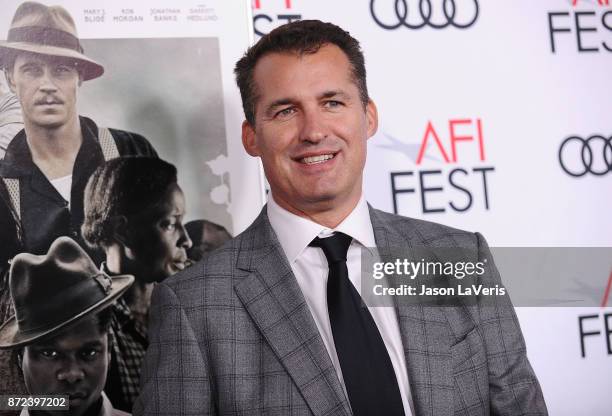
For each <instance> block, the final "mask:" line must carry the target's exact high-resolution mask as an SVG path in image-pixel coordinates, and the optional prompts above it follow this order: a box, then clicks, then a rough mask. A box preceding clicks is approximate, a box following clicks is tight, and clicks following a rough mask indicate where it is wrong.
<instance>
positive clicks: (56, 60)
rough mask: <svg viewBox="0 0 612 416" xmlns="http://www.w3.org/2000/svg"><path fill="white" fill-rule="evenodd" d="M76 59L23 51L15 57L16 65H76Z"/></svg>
mask: <svg viewBox="0 0 612 416" xmlns="http://www.w3.org/2000/svg"><path fill="white" fill-rule="evenodd" d="M74 63H75V61H74V60H73V59H70V58H62V57H57V56H50V55H39V54H35V53H29V52H22V53H19V54H17V56H16V57H15V64H16V65H25V64H39V65H74Z"/></svg>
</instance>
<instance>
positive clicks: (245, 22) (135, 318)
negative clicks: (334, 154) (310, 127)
mask: <svg viewBox="0 0 612 416" xmlns="http://www.w3.org/2000/svg"><path fill="white" fill-rule="evenodd" d="M22 3H23V2H22V1H17V0H7V1H3V4H2V11H1V12H0V40H1V42H0V51H1V52H0V53H2V55H0V62H2V65H3V66H5V67H6V68H5V72H6V73H7V77H6V78H5V77H4V76H0V176H1V177H2V183H0V196H2V198H1V199H0V208H2V209H0V211H1V212H0V229H1V231H0V233H1V235H0V246H1V247H0V253H1V254H2V256H1V257H2V258H1V259H0V260H1V261H2V267H1V268H0V271H1V272H2V284H1V285H0V298H1V303H2V304H1V305H0V314H1V315H2V316H1V320H2V322H3V324H4V333H3V334H1V335H0V347H2V351H1V352H0V354H1V355H0V379H2V380H3V381H2V383H1V386H0V395H9V394H22V395H23V394H27V393H28V391H27V389H25V385H24V382H23V379H21V380H18V379H19V378H20V376H21V377H23V374H21V370H22V369H23V368H24V367H23V366H22V367H21V368H19V365H17V366H16V365H15V363H17V362H19V363H20V365H22V364H23V363H24V362H26V363H27V362H29V361H28V358H32V357H30V356H29V354H33V352H32V351H31V348H30V347H31V346H32V345H34V346H37V345H39V344H38V343H43V344H45V343H48V340H49V339H54V338H53V336H56V335H57V331H56V330H55V329H53V328H56V327H63V328H67V329H66V330H67V335H66V334H64V335H66V336H68V337H69V336H70V331H71V328H72V327H71V324H70V322H68V321H71V320H74V319H75V317H80V318H79V319H80V321H83V322H86V321H87V319H85V318H87V317H88V316H89V315H91V318H92V319H94V318H95V319H98V320H100V321H102V320H104V319H106V318H104V316H103V315H104V314H103V313H101V312H102V311H106V310H113V315H112V316H110V317H109V318H108V320H109V322H107V324H108V325H107V326H108V328H109V330H108V332H109V333H110V334H111V337H110V338H109V342H108V345H107V346H106V347H105V348H107V350H105V351H108V353H110V354H111V363H112V364H111V365H109V366H108V369H107V371H106V372H107V375H108V377H107V381H106V385H105V387H104V392H105V393H104V394H102V395H98V396H96V397H91V396H92V395H95V394H90V390H87V391H85V390H79V389H76V390H74V391H72V390H70V389H68V390H66V392H65V393H66V394H67V395H68V396H69V397H67V400H68V401H69V403H76V405H77V406H78V405H82V406H85V405H91V403H90V402H95V403H98V402H99V403H102V402H103V401H104V403H105V405H106V401H107V400H108V401H109V402H112V404H113V405H114V406H116V408H118V409H121V410H124V411H128V412H129V411H131V406H132V404H133V402H134V400H135V397H136V396H137V393H138V371H139V364H140V363H141V361H142V356H143V355H144V351H145V350H146V317H147V308H148V301H149V298H150V295H151V291H152V287H153V285H154V283H153V282H155V281H160V280H163V279H164V278H166V277H168V276H170V275H172V274H174V273H176V272H178V271H180V270H183V269H184V268H186V267H190V266H191V265H192V264H194V263H195V262H196V261H197V260H198V259H199V258H201V256H202V255H203V253H205V252H206V251H208V250H210V249H212V248H215V247H218V246H219V245H221V244H222V243H223V242H224V241H226V240H227V239H228V238H230V236H234V235H236V234H237V233H239V232H241V231H243V230H244V229H245V228H246V226H247V225H248V224H250V223H251V222H252V220H253V219H254V218H255V217H256V215H257V214H258V213H259V210H260V209H261V207H262V205H263V202H264V181H263V175H262V172H261V168H260V165H259V162H258V161H257V160H256V159H254V158H251V157H249V156H248V155H246V153H245V152H244V150H243V148H242V142H241V123H242V121H243V119H244V117H243V112H242V107H241V100H240V95H239V91H238V88H237V87H236V85H235V81H234V74H233V67H234V65H235V62H236V61H237V60H238V59H239V58H240V57H241V56H242V54H243V53H244V51H245V50H246V48H247V47H248V46H249V45H250V43H251V42H252V38H253V34H252V33H253V29H252V14H251V2H250V1H248V0H243V1H232V2H227V1H222V0H216V1H205V2H194V1H184V0H178V1H172V2H169V1H161V0H158V1H150V2H141V1H135V0H127V1H126V0H121V1H120V0H110V1H104V2H100V1H93V0H85V1H83V0H54V1H52V2H50V3H49V2H47V1H45V4H44V5H41V4H30V5H28V6H27V7H26V6H24V5H23V4H22ZM54 5H57V6H60V7H48V6H54ZM18 10H19V12H18V13H17V14H16V12H17V11H18ZM9 66H10V67H9ZM101 71H102V73H100V72H101ZM71 77H72V78H71ZM75 77H76V78H75ZM71 114H74V115H76V117H71ZM75 119H78V121H79V122H78V124H77V126H78V127H79V128H78V129H77V128H75V124H74V120H75ZM24 126H29V127H28V131H30V132H31V135H28V136H26V134H25V130H22V129H24ZM58 132H62V134H59V133H58ZM30 136H31V137H30ZM44 137H46V138H47V141H46V142H45V141H44V140H43V138H44ZM75 143H76V144H75ZM75 146H76V147H75ZM133 156H139V157H145V158H147V159H156V158H158V159H161V160H163V161H164V162H163V163H165V162H168V163H169V164H171V165H174V167H175V168H176V179H172V177H173V176H172V172H171V169H170V168H168V165H167V164H163V163H161V164H160V163H159V162H157V161H151V162H150V163H149V162H147V163H148V164H147V163H144V162H141V161H139V162H133V161H132V160H130V161H128V162H121V163H119V162H114V161H113V159H116V158H117V157H119V158H121V159H125V157H127V158H128V159H134V158H133ZM113 163H114V164H113ZM103 164H104V165H108V166H111V165H112V166H113V168H110V167H109V168H108V169H107V170H108V172H106V173H104V171H101V172H100V171H98V170H96V169H97V168H98V167H99V166H101V165H103ZM113 169H115V170H113ZM168 172H170V173H168ZM94 174H95V175H97V176H96V177H95V178H92V176H94ZM169 178H170V179H169ZM90 179H91V181H90ZM89 182H92V183H90V184H89V185H87V184H88V183H89ZM93 182H95V184H94V183H93ZM87 186H89V187H90V188H91V191H86V187H87ZM158 188H159V189H158ZM87 189H89V188H87ZM88 198H89V199H88ZM146 201H150V202H146ZM130 204H131V205H130ZM139 204H140V205H139ZM111 207H112V208H111ZM121 210H123V211H121ZM108 212H111V213H113V218H114V219H113V220H112V221H111V220H108V221H110V222H112V225H109V224H110V222H108V223H105V222H104V221H105V220H104V218H102V217H104V215H107V214H108ZM109 216H110V214H109ZM92 218H94V219H92ZM101 218H102V219H101ZM116 218H123V219H120V220H117V219H116ZM98 220H99V221H98ZM113 221H114V222H113ZM84 222H85V223H87V224H89V225H91V227H89V229H88V231H84V228H81V226H82V224H83V223H84ZM96 227H97V228H96ZM109 227H110V228H109ZM147 227H148V228H147ZM109 230H111V231H109ZM109 233H110V234H109ZM60 236H64V237H68V238H69V239H70V240H68V239H67V238H64V239H61V238H60V240H58V239H57V237H60ZM73 243H74V244H73ZM109 246H114V247H115V248H113V249H109ZM196 248H198V250H196ZM117 250H118V251H117ZM24 252H27V253H33V254H35V255H38V256H42V257H38V260H35V259H34V258H33V257H31V258H23V257H18V260H17V261H16V264H13V266H15V267H14V269H16V270H18V271H16V272H15V279H17V278H19V279H21V280H22V281H23V282H26V281H27V283H24V285H23V286H20V290H22V291H23V293H24V295H23V297H22V298H21V299H17V300H16V301H15V304H17V305H23V308H22V309H21V312H22V313H23V315H22V317H23V316H26V315H27V316H37V317H38V318H36V319H38V321H32V322H29V321H27V319H26V321H25V324H27V325H30V327H31V328H30V329H32V328H39V329H38V330H36V329H33V331H34V332H33V334H34V335H32V333H30V336H29V338H28V336H25V335H24V338H23V339H21V340H20V341H19V342H17V341H15V340H17V338H19V337H17V338H14V337H13V338H11V337H10V336H15V331H16V333H17V335H20V334H21V335H23V334H22V332H24V330H23V328H21V330H20V329H19V326H18V325H17V324H16V322H15V319H14V318H13V322H12V323H11V322H7V321H10V316H11V315H12V314H13V312H14V310H13V308H12V302H13V301H12V300H11V297H10V287H9V286H10V284H9V268H10V262H11V261H12V259H14V258H15V255H16V254H19V253H24ZM113 253H114V254H113ZM117 253H119V254H117ZM192 253H193V254H192ZM82 256H87V257H86V259H87V260H83V259H81V260H82V261H80V263H79V264H80V266H79V267H82V268H83V269H82V270H81V269H79V270H78V273H76V275H75V277H74V278H75V279H77V280H78V279H79V278H81V277H83V276H85V275H87V270H88V269H87V267H86V266H84V265H87V264H89V263H88V261H89V260H90V261H91V264H94V265H95V267H96V268H100V267H101V270H102V272H103V273H104V276H103V277H102V278H98V280H97V281H96V282H97V283H96V284H99V285H100V287H102V288H103V289H104V296H103V298H100V299H98V300H97V304H98V307H97V308H98V309H95V308H94V309H95V310H93V311H91V310H90V311H85V310H79V308H78V307H75V308H72V309H71V307H70V306H66V305H74V304H78V303H79V302H80V300H79V299H78V298H74V299H73V300H72V301H71V299H72V298H71V296H72V295H71V294H70V293H71V292H70V290H69V288H70V287H71V285H70V284H69V282H67V281H66V282H64V281H62V279H58V281H57V282H55V284H54V285H50V286H49V289H48V290H46V293H45V296H47V297H41V294H40V293H39V292H40V291H37V290H34V289H33V287H34V286H36V285H37V284H39V285H40V283H37V282H38V280H39V279H41V278H42V277H41V276H40V275H41V274H44V273H42V272H41V270H42V269H41V264H43V265H45V267H47V266H48V267H50V269H47V274H48V270H54V271H55V272H57V273H60V274H61V271H62V270H63V269H62V268H65V269H71V267H72V266H71V265H70V262H71V261H75V259H80V258H81V257H82ZM135 265H136V266H138V265H140V266H138V267H136V266H135ZM54 268H55V269H54ZM71 270H72V269H71ZM89 271H91V270H89ZM90 274H91V273H90ZM127 274H129V275H133V276H135V279H134V282H133V283H130V284H128V283H126V281H125V280H121V279H120V277H121V276H122V275H127ZM81 275H82V276H81ZM83 278H84V277H83ZM72 283H73V284H74V282H72ZM107 284H108V285H107ZM59 290H62V291H63V292H62V296H63V299H64V302H65V304H58V305H56V306H55V309H54V306H53V300H54V299H55V300H56V301H57V299H59V298H58V297H57V296H55V295H56V294H54V293H53V292H54V291H59ZM82 295H83V293H81V294H79V295H78V296H82ZM58 296H59V295H58ZM74 296H77V295H76V294H75V295H74ZM91 296H94V297H95V296H96V295H95V294H94V293H93V292H92V293H91ZM81 300H82V299H81ZM19 302H21V303H19ZM33 303H40V304H47V305H48V310H45V311H44V314H43V312H41V311H40V310H38V311H37V310H34V311H32V310H30V309H31V308H34V309H36V307H35V305H33ZM109 305H112V307H111V306H109ZM117 305H119V306H117ZM113 308H115V309H116V310H115V309H113ZM18 309H19V308H18ZM71 314H72V315H71ZM43 315H44V316H43ZM45 319H46V320H45ZM95 319H94V320H95ZM77 320H78V319H77ZM50 321H54V322H50ZM80 321H79V322H80ZM126 322H127V323H126ZM21 324H24V322H20V325H21ZM7 325H8V326H7ZM83 325H85V324H83ZM85 326H86V325H85ZM9 327H11V328H9ZM52 327H53V328H52ZM40 328H43V329H45V328H46V329H45V330H40ZM83 328H85V329H83ZM7 329H8V330H9V331H8V332H10V331H11V330H12V331H13V332H12V333H11V334H12V335H11V334H7ZM46 330H49V331H46ZM20 331H21V332H20ZM45 331H46V332H45ZM79 331H81V332H79V334H81V333H82V334H86V333H88V331H89V330H88V329H87V328H86V327H81V328H80V329H79ZM0 332H2V331H1V330H0ZM73 332H74V331H73ZM94 332H95V331H94ZM60 335H61V336H63V335H62V333H60ZM77 338H78V337H77ZM60 339H61V337H60ZM45 345H46V347H45V348H47V350H45V351H47V352H46V353H45V354H47V353H49V352H48V351H52V349H49V348H48V345H47V344H45ZM39 352H40V351H39ZM49 354H55V355H53V356H52V357H47V358H48V359H49V363H51V362H52V361H53V360H52V358H53V357H56V356H57V357H60V356H61V355H62V351H61V350H59V351H55V352H52V353H49ZM91 354H92V356H93V355H95V354H94V351H92V352H91ZM24 360H25V361H24ZM113 360H114V361H113ZM26 367H27V368H32V366H26ZM43 367H45V366H43ZM50 367H51V364H49V365H48V366H47V367H46V368H50ZM43 373H44V371H43ZM29 376H30V377H32V379H33V380H43V379H44V374H42V375H36V374H35V375H33V374H30V375H29ZM108 380H115V381H117V382H116V383H114V385H110V384H109V382H108ZM98 382H99V380H98ZM26 384H28V385H29V386H30V387H32V388H33V389H36V383H34V386H31V384H32V383H26ZM47 384H49V383H47ZM51 384H52V383H51ZM60 390H61V389H60ZM60 390H58V389H56V390H52V389H51V390H49V394H55V393H59V391H60ZM69 390H70V391H69ZM94 390H95V389H94ZM94 390H92V391H94ZM3 400H4V399H3ZM13 410H14V409H13ZM3 412H7V413H6V414H17V413H18V412H15V411H11V410H9V408H8V407H7V404H6V403H4V402H3V403H0V413H2V414H4V413H3Z"/></svg>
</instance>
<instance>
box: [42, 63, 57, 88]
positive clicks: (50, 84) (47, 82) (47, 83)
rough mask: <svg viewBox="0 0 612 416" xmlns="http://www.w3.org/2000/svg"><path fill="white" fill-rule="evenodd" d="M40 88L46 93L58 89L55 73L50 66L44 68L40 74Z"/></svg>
mask: <svg viewBox="0 0 612 416" xmlns="http://www.w3.org/2000/svg"><path fill="white" fill-rule="evenodd" d="M39 82H40V87H39V88H40V90H41V91H43V92H46V93H50V92H55V91H57V86H56V85H55V80H54V79H53V75H52V74H51V71H50V70H49V69H48V68H45V69H44V70H43V73H42V75H41V76H40V80H39Z"/></svg>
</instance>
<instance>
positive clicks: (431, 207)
mask: <svg viewBox="0 0 612 416" xmlns="http://www.w3.org/2000/svg"><path fill="white" fill-rule="evenodd" d="M483 125H484V123H483V121H482V119H480V118H456V119H450V120H448V122H445V123H434V122H432V121H431V120H430V121H428V122H427V124H426V125H425V126H424V129H423V135H422V137H421V141H420V143H419V144H414V143H412V144H406V143H404V142H402V141H400V140H398V139H396V138H394V137H391V136H389V135H385V136H386V138H387V139H388V142H390V143H389V144H383V145H379V146H380V147H383V148H386V149H389V150H393V151H397V152H400V153H403V154H405V155H406V156H408V157H409V158H410V159H412V160H413V161H414V163H415V165H416V166H417V169H415V170H406V171H394V172H390V179H391V181H390V182H391V195H392V198H393V212H394V213H395V214H399V213H401V212H402V207H413V206H415V205H416V202H417V201H419V202H420V206H421V212H422V213H423V214H432V213H443V212H446V211H447V210H448V211H451V212H466V211H468V210H470V209H472V208H474V207H479V208H483V209H485V210H489V207H490V201H489V180H490V174H491V173H492V172H493V171H495V168H494V167H493V166H491V165H488V164H487V163H486V162H487V158H486V153H485V135H484V127H483ZM425 160H427V164H428V165H430V166H431V164H432V163H433V164H435V165H436V166H435V167H436V168H435V169H431V168H430V167H428V168H424V166H423V165H424V164H425ZM440 164H441V165H442V166H440ZM440 167H443V169H440ZM415 199H416V201H415Z"/></svg>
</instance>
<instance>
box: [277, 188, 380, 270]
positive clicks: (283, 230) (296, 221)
mask: <svg viewBox="0 0 612 416" xmlns="http://www.w3.org/2000/svg"><path fill="white" fill-rule="evenodd" d="M268 219H269V220H270V225H271V226H272V229H273V230H274V232H275V233H276V236H277V237H278V241H279V242H280V245H281V247H282V248H283V251H284V252H285V255H286V256H287V259H288V260H289V263H292V262H294V261H295V260H296V259H297V258H298V257H299V255H300V254H302V252H303V251H304V249H305V248H306V247H308V244H310V242H311V241H312V240H313V239H314V238H315V237H327V236H329V235H331V234H332V233H334V232H336V231H338V232H342V233H344V234H346V235H349V236H351V237H353V240H354V242H357V243H358V244H360V245H361V246H363V247H367V248H369V249H371V248H373V247H374V246H375V245H376V242H375V239H374V231H373V229H372V222H371V220H370V211H369V209H368V204H367V203H366V201H365V198H364V197H363V195H362V196H361V198H360V199H359V202H358V203H357V206H355V208H354V209H353V211H351V213H350V214H349V215H348V216H347V217H346V218H345V219H344V220H343V221H342V222H341V223H340V224H338V226H337V227H336V228H334V229H330V228H327V227H325V226H323V225H321V224H317V223H316V222H314V221H312V220H309V219H308V218H304V217H300V216H298V215H295V214H293V213H291V212H289V211H287V210H286V209H284V208H282V207H281V206H280V205H278V204H277V203H276V201H274V197H273V196H272V194H271V193H270V196H269V197H268Z"/></svg>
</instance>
